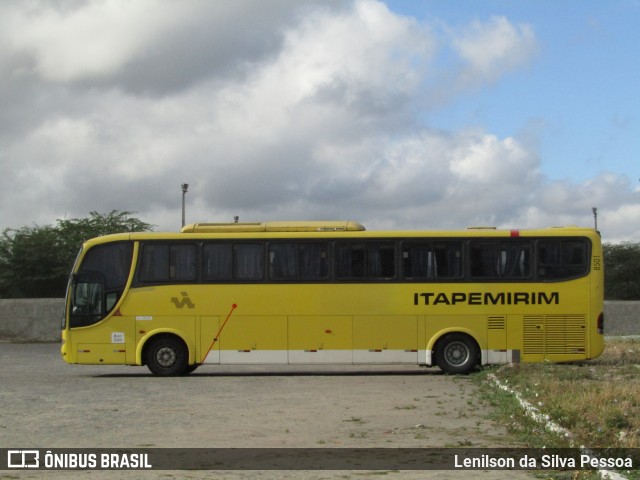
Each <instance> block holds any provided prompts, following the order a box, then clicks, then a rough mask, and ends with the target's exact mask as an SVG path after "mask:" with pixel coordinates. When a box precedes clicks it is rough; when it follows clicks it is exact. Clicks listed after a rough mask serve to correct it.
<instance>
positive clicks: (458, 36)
mask: <svg viewBox="0 0 640 480" xmlns="http://www.w3.org/2000/svg"><path fill="white" fill-rule="evenodd" d="M452 46H453V48H454V49H455V50H456V51H457V52H458V55H459V56H460V59H461V60H462V61H464V62H465V63H466V64H467V67H468V70H466V71H465V72H464V78H465V79H468V81H471V80H470V79H471V78H472V77H475V78H476V79H479V80H482V81H489V82H494V81H496V80H497V79H499V78H500V77H501V76H502V75H504V74H505V73H507V72H509V71H511V70H514V69H515V68H517V67H520V66H521V65H523V64H525V63H526V62H528V61H529V60H530V59H531V57H532V55H533V54H534V53H535V51H536V48H537V41H536V37H535V34H534V32H533V30H532V28H531V27H530V26H529V25H526V24H521V25H514V24H513V23H512V22H510V21H509V20H508V19H507V18H506V17H504V16H494V17H491V19H489V20H488V21H486V22H481V21H479V20H476V21H474V22H473V23H472V24H471V25H470V26H469V27H467V28H466V29H464V30H463V31H461V32H459V33H458V32H456V33H454V35H453V38H452Z"/></svg>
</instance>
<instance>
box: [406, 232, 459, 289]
mask: <svg viewBox="0 0 640 480" xmlns="http://www.w3.org/2000/svg"><path fill="white" fill-rule="evenodd" d="M402 274H403V276H404V278H406V279H416V280H417V279H429V278H432V279H437V278H439V279H454V278H460V276H461V275H462V243H461V242H457V241H438V242H435V243H433V244H432V243H409V242H405V243H404V244H403V248H402Z"/></svg>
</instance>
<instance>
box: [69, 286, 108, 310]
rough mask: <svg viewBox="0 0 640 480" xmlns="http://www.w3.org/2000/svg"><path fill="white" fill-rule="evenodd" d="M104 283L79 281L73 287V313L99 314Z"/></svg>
mask: <svg viewBox="0 0 640 480" xmlns="http://www.w3.org/2000/svg"><path fill="white" fill-rule="evenodd" d="M103 297H104V285H103V284H102V283H101V282H90V281H79V282H76V283H75V285H74V289H73V307H72V310H71V311H72V312H73V314H74V315H101V314H102V305H103V301H102V299H103Z"/></svg>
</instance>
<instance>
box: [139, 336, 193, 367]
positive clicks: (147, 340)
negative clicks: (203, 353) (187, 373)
mask: <svg viewBox="0 0 640 480" xmlns="http://www.w3.org/2000/svg"><path fill="white" fill-rule="evenodd" d="M160 337H175V338H177V339H178V340H180V341H181V342H182V343H183V344H184V347H185V348H186V349H187V353H188V356H189V362H188V363H189V365H192V364H194V363H196V357H195V348H193V346H192V345H189V342H188V341H187V340H186V339H185V338H184V336H182V335H181V334H180V332H179V331H178V330H175V329H173V328H160V329H157V330H152V331H151V332H147V333H145V335H144V336H143V337H142V338H141V339H140V341H139V342H138V346H137V347H136V364H138V365H146V362H145V353H146V348H147V347H148V346H149V345H151V342H152V341H153V340H156V339H157V338H160Z"/></svg>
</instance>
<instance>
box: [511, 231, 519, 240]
mask: <svg viewBox="0 0 640 480" xmlns="http://www.w3.org/2000/svg"><path fill="white" fill-rule="evenodd" d="M518 237H520V230H511V238H518Z"/></svg>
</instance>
